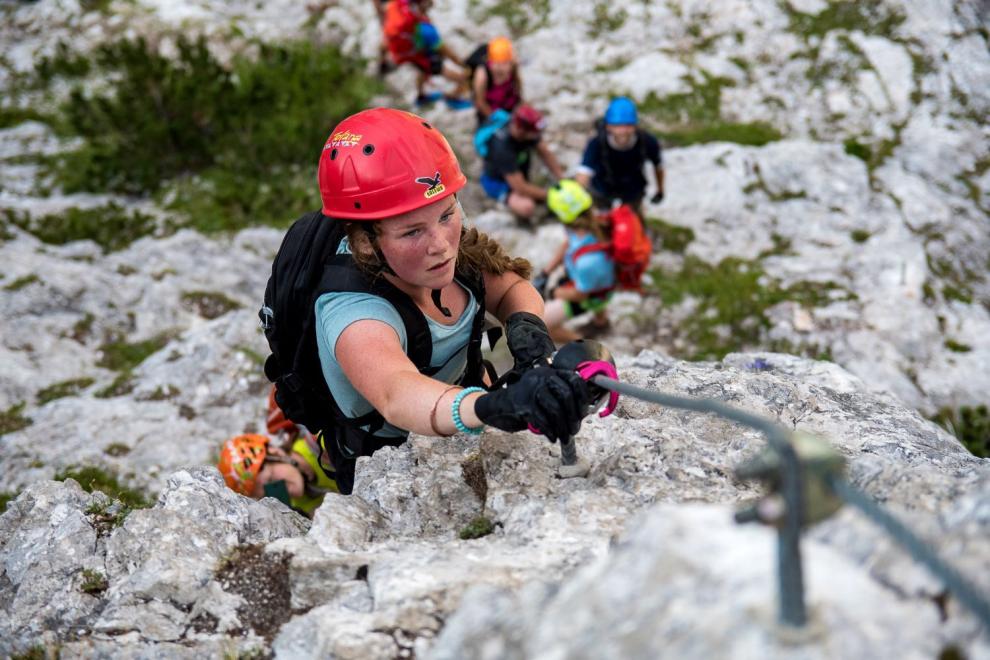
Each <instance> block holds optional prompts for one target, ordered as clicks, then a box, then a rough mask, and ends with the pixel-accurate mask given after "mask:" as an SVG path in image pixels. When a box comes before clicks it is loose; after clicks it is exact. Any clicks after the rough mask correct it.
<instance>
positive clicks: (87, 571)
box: [79, 568, 108, 596]
mask: <svg viewBox="0 0 990 660" xmlns="http://www.w3.org/2000/svg"><path fill="white" fill-rule="evenodd" d="M107 586H108V584H107V576H105V575H104V574H103V573H100V572H99V571H95V570H93V569H91V568H84V569H83V571H82V584H80V585H79V590H80V591H82V592H83V593H85V594H89V595H90V596H97V595H99V594H101V593H103V592H104V591H106V590H107Z"/></svg>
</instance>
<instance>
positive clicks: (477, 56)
mask: <svg viewBox="0 0 990 660" xmlns="http://www.w3.org/2000/svg"><path fill="white" fill-rule="evenodd" d="M486 64H488V44H487V43H483V44H481V45H480V46H478V47H477V48H475V49H474V50H472V51H471V54H470V55H468V57H467V59H466V60H464V65H465V66H466V67H467V69H468V83H469V84H471V85H472V86H473V82H471V81H473V80H474V72H475V70H476V69H477V68H478V67H480V66H485V65H486ZM491 84H492V83H491V76H488V86H489V87H491Z"/></svg>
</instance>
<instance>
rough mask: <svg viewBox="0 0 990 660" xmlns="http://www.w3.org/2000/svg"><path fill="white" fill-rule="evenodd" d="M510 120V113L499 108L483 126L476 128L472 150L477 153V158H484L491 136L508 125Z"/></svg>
mask: <svg viewBox="0 0 990 660" xmlns="http://www.w3.org/2000/svg"><path fill="white" fill-rule="evenodd" d="M510 119H512V113H511V112H509V111H508V110H504V109H502V108H499V109H498V110H496V111H495V112H493V113H492V114H491V115H490V116H489V117H488V119H487V120H486V121H485V123H484V124H482V125H481V126H480V127H478V130H477V132H476V133H475V134H474V150H475V151H477V152H478V155H479V156H481V157H482V158H484V157H485V156H487V155H488V143H489V142H490V141H491V139H492V136H493V135H495V133H497V132H498V131H499V129H500V128H502V127H503V126H505V125H506V124H508V123H509V120H510Z"/></svg>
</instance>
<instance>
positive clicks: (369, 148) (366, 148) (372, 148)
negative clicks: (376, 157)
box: [361, 144, 375, 156]
mask: <svg viewBox="0 0 990 660" xmlns="http://www.w3.org/2000/svg"><path fill="white" fill-rule="evenodd" d="M361 151H362V152H363V153H364V155H365V156H370V155H371V154H373V153H375V145H373V144H366V145H364V149H362V150H361Z"/></svg>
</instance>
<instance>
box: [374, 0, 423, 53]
mask: <svg viewBox="0 0 990 660" xmlns="http://www.w3.org/2000/svg"><path fill="white" fill-rule="evenodd" d="M423 20H424V17H423V16H422V15H421V14H419V13H418V12H417V11H416V10H415V9H414V8H413V7H412V6H411V5H410V4H409V0H392V2H389V3H388V5H387V7H386V8H385V19H384V21H383V25H382V31H383V32H384V33H385V40H386V43H387V45H388V50H389V52H390V53H391V54H392V57H393V59H394V60H395V62H396V64H401V63H402V62H406V61H408V60H409V59H410V58H411V57H412V56H413V55H415V53H416V43H415V41H414V40H413V35H414V34H415V31H416V25H417V24H418V23H419V22H421V21H423Z"/></svg>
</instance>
